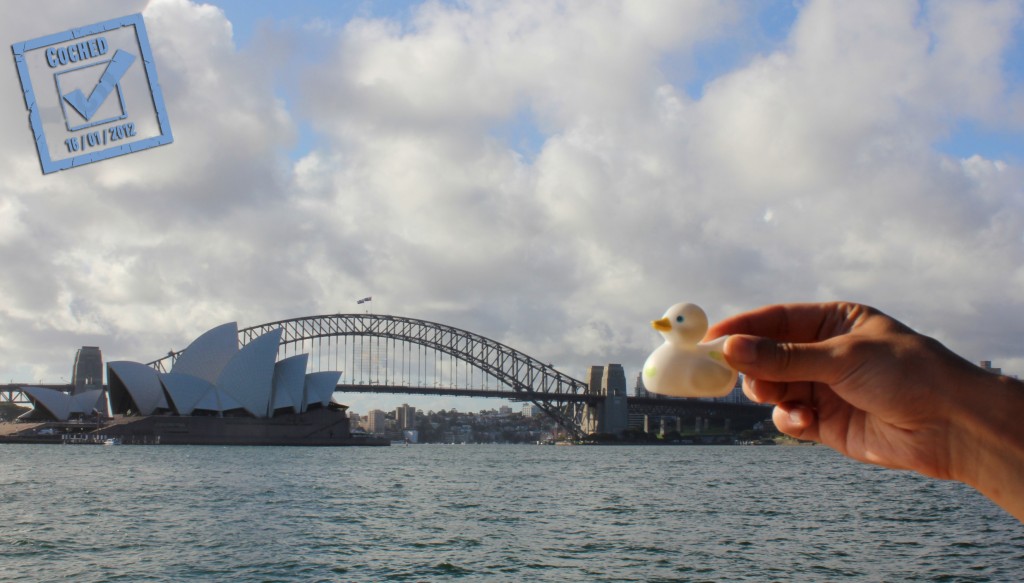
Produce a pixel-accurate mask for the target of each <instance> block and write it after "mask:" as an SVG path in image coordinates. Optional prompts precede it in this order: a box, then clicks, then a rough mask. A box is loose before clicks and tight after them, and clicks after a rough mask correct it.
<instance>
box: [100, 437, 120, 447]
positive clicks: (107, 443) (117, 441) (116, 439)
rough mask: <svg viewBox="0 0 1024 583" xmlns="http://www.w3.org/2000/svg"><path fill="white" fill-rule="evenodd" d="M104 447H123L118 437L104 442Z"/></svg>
mask: <svg viewBox="0 0 1024 583" xmlns="http://www.w3.org/2000/svg"><path fill="white" fill-rule="evenodd" d="M103 445H121V439H120V438H117V437H108V438H106V439H104V440H103Z"/></svg>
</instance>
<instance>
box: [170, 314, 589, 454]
mask: <svg viewBox="0 0 1024 583" xmlns="http://www.w3.org/2000/svg"><path fill="white" fill-rule="evenodd" d="M279 328H280V329H281V330H282V332H283V333H282V336H281V343H280V350H282V351H283V352H285V353H287V351H288V349H289V347H292V348H293V350H294V351H298V347H299V346H302V345H304V344H305V343H312V342H314V341H318V340H322V339H328V340H330V339H334V338H347V337H363V338H380V339H386V340H391V341H396V342H403V343H406V344H409V345H418V346H422V347H424V348H427V349H431V350H434V351H437V352H439V353H443V354H447V355H449V356H451V357H454V358H457V359H459V360H460V361H462V362H464V363H466V364H468V365H470V366H473V367H475V368H476V369H478V370H479V371H481V372H482V373H484V374H486V375H489V376H490V377H492V378H494V379H496V380H497V381H498V382H499V383H501V384H502V385H503V386H504V387H506V389H505V390H504V391H494V392H488V394H489V396H504V397H505V398H508V399H512V400H519V401H530V402H532V403H534V404H535V405H536V406H537V407H539V408H540V409H541V410H542V411H544V412H545V413H546V414H547V415H549V416H550V417H552V418H553V419H554V420H555V421H556V422H557V423H558V424H559V425H560V426H561V427H562V428H564V429H565V430H566V431H567V432H569V434H570V435H572V436H573V437H582V436H583V435H582V434H583V432H582V429H581V427H582V423H583V409H584V406H585V404H586V402H588V401H592V400H594V397H593V396H591V395H588V394H587V384H586V383H584V382H583V381H580V380H577V379H575V378H573V377H570V376H568V375H566V374H564V373H562V372H560V371H558V370H556V369H555V368H554V367H552V366H551V365H548V364H544V363H543V362H541V361H539V360H537V359H536V358H533V357H532V356H529V355H528V354H525V353H523V352H521V351H519V350H516V349H514V348H511V347H509V346H507V345H505V344H502V343H500V342H497V341H495V340H492V339H490V338H487V337H485V336H481V335H479V334H476V333H473V332H469V331H467V330H463V329H461V328H456V327H454V326H448V325H446V324H439V323H437V322H430V321H427V320H420V319H416V318H406V317H401V316H391V315H385V314H327V315H320V316H306V317H302V318H292V319H289V320H279V321H276V322H268V323H266V324H259V325H256V326H251V327H249V328H244V329H241V330H239V331H238V337H239V341H240V342H242V343H243V344H248V343H249V342H250V341H252V340H254V339H255V338H257V337H259V336H262V335H263V334H265V333H267V332H270V331H272V330H276V329H279ZM177 354H178V353H173V352H172V353H170V354H168V355H167V356H166V357H164V358H161V359H159V360H156V361H153V362H152V363H150V365H152V366H154V367H156V368H157V369H159V370H167V367H166V364H168V361H171V360H173V359H174V358H175V357H176V356H177ZM343 378H346V377H343ZM347 378H351V376H350V377H347ZM344 386H345V384H344V383H343V385H342V386H341V387H340V388H342V390H344ZM365 388H366V387H364V389H365ZM395 392H422V391H413V390H409V391H403V390H402V388H401V387H396V391H395ZM447 394H453V395H458V394H464V395H466V396H474V395H480V394H481V392H479V391H471V390H466V391H459V390H453V391H448V392H447ZM506 395H507V396H506Z"/></svg>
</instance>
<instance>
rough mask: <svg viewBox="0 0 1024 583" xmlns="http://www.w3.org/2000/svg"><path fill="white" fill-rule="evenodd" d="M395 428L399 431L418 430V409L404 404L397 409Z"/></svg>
mask: <svg viewBox="0 0 1024 583" xmlns="http://www.w3.org/2000/svg"><path fill="white" fill-rule="evenodd" d="M395 426H396V428H397V429H398V430H399V431H402V430H405V429H416V407H410V406H409V405H406V404H405V403H402V406H401V407H399V408H397V409H395Z"/></svg>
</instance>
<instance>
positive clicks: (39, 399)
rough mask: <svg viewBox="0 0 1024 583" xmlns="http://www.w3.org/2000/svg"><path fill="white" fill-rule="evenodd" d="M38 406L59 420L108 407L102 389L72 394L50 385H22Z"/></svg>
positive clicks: (23, 389) (103, 409)
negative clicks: (52, 387)
mask: <svg viewBox="0 0 1024 583" xmlns="http://www.w3.org/2000/svg"><path fill="white" fill-rule="evenodd" d="M21 389H22V391H23V392H24V393H25V394H26V395H28V396H29V398H30V399H31V400H32V403H33V404H34V405H35V406H36V407H42V408H43V410H45V411H46V412H48V413H49V414H50V415H52V416H53V417H54V418H55V419H56V420H57V421H67V420H68V418H69V417H71V416H72V415H74V414H82V415H88V414H90V413H92V412H93V410H97V411H100V412H104V411H105V410H106V408H107V405H106V403H105V402H104V401H103V399H104V398H105V397H106V395H105V394H104V392H103V391H102V390H100V389H95V390H92V391H85V392H82V393H78V394H77V395H72V394H70V393H65V392H64V391H59V390H57V389H51V388H49V387H22V388H21Z"/></svg>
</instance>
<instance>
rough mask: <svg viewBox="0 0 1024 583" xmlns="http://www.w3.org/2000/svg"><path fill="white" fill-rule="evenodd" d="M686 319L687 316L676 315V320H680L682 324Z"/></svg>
mask: <svg viewBox="0 0 1024 583" xmlns="http://www.w3.org/2000/svg"><path fill="white" fill-rule="evenodd" d="M685 319H686V318H684V317H682V316H676V322H679V323H680V324H682V323H683V320H685Z"/></svg>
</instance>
